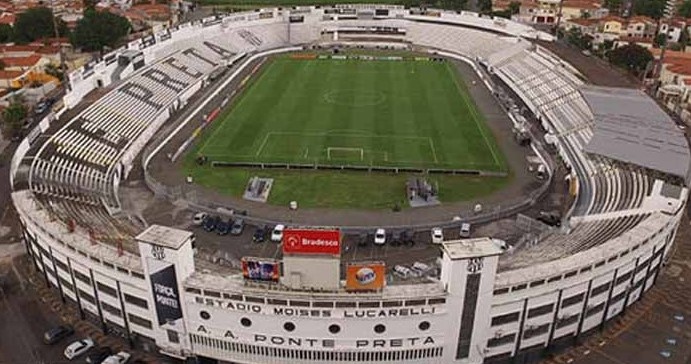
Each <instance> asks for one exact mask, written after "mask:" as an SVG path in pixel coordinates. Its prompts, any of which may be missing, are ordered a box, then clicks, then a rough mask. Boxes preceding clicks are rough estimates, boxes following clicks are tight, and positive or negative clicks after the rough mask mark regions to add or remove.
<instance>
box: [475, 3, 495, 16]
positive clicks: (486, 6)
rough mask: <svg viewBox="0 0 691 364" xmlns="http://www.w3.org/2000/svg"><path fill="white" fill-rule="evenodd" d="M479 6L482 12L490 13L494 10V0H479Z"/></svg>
mask: <svg viewBox="0 0 691 364" xmlns="http://www.w3.org/2000/svg"><path fill="white" fill-rule="evenodd" d="M477 7H478V9H479V10H480V13H482V14H489V13H491V12H492V0H477Z"/></svg>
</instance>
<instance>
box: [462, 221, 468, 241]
mask: <svg viewBox="0 0 691 364" xmlns="http://www.w3.org/2000/svg"><path fill="white" fill-rule="evenodd" d="M460 235H461V238H469V237H470V224H469V223H467V222H464V223H463V224H461V234H460Z"/></svg>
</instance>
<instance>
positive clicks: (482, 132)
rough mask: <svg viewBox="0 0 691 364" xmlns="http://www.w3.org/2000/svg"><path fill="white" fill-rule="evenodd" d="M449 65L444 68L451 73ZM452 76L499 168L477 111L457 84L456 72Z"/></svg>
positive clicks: (497, 160)
mask: <svg viewBox="0 0 691 364" xmlns="http://www.w3.org/2000/svg"><path fill="white" fill-rule="evenodd" d="M450 67H451V66H449V65H448V64H447V65H446V69H447V70H449V71H450V72H452V73H453V70H451V69H450ZM452 76H453V77H452V78H453V82H454V84H455V85H456V89H457V90H458V93H460V94H461V98H463V101H464V102H465V104H466V106H468V109H469V110H470V113H471V114H473V121H475V125H476V126H477V128H478V130H479V131H480V135H482V139H484V140H485V145H487V148H489V151H490V153H492V158H494V164H495V166H497V167H500V168H501V165H500V164H499V159H498V158H497V155H496V154H495V152H494V148H493V147H492V144H490V142H489V139H487V136H486V135H485V132H484V131H483V130H482V127H481V126H480V122H479V121H478V117H477V113H476V112H475V107H473V105H471V104H470V101H469V100H468V98H467V97H466V95H465V94H466V93H465V91H464V90H462V89H461V86H460V85H459V84H458V80H457V78H458V77H456V76H457V75H456V74H453V75H452Z"/></svg>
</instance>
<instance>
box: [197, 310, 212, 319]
mask: <svg viewBox="0 0 691 364" xmlns="http://www.w3.org/2000/svg"><path fill="white" fill-rule="evenodd" d="M199 317H201V318H202V319H204V320H208V319H210V318H211V314H209V313H208V312H206V311H199Z"/></svg>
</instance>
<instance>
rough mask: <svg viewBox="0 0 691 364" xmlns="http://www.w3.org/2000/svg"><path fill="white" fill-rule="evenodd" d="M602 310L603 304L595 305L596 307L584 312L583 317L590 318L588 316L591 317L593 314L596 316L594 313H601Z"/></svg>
mask: <svg viewBox="0 0 691 364" xmlns="http://www.w3.org/2000/svg"><path fill="white" fill-rule="evenodd" d="M604 308H605V303H604V302H602V303H600V304H599V305H597V306H595V307H591V308H589V309H588V311H586V313H585V317H590V316H592V315H594V314H596V313H598V312H602V310H603V309H604Z"/></svg>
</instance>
